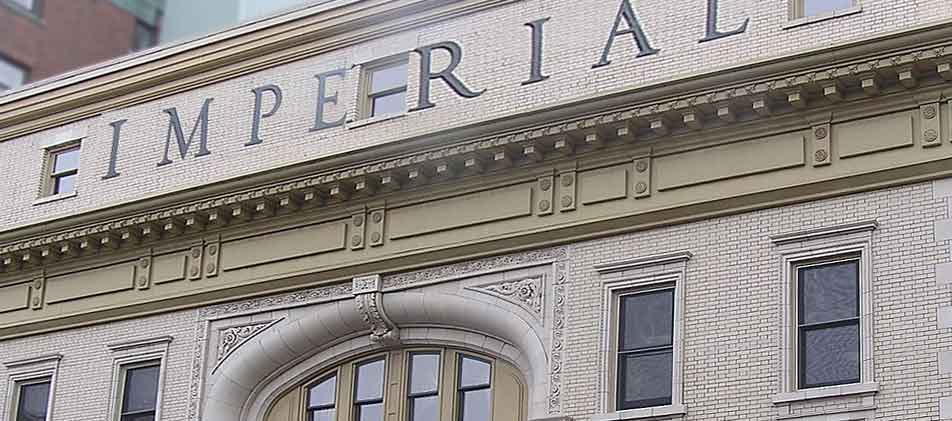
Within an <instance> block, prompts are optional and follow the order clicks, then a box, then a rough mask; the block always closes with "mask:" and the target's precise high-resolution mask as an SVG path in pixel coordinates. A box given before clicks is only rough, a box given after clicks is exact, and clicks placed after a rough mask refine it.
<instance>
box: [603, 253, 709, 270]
mask: <svg viewBox="0 0 952 421" xmlns="http://www.w3.org/2000/svg"><path fill="white" fill-rule="evenodd" d="M692 257H694V255H693V254H691V252H689V251H687V250H681V251H674V252H670V253H662V254H653V255H650V256H643V257H635V258H633V259H625V260H619V261H615V262H609V263H602V264H598V265H595V270H596V271H597V272H598V273H601V274H605V273H613V272H622V271H626V270H634V269H641V268H643V267H647V266H660V265H667V264H671V263H680V262H686V261H688V260H690V259H691V258H692Z"/></svg>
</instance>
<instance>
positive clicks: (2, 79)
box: [0, 57, 26, 89]
mask: <svg viewBox="0 0 952 421" xmlns="http://www.w3.org/2000/svg"><path fill="white" fill-rule="evenodd" d="M24 82H26V71H25V70H23V68H21V67H20V66H17V65H15V64H13V63H11V62H9V61H7V60H4V59H3V57H0V84H2V85H4V86H6V87H8V88H10V89H13V88H19V87H20V86H22V85H23V83H24Z"/></svg>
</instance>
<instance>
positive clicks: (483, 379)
mask: <svg viewBox="0 0 952 421" xmlns="http://www.w3.org/2000/svg"><path fill="white" fill-rule="evenodd" d="M490 369H491V367H490V365H489V363H486V362H483V361H480V360H477V359H475V358H469V357H465V356H464V357H460V375H459V377H460V378H459V385H460V387H461V388H465V387H471V386H481V385H488V384H489V372H490Z"/></svg>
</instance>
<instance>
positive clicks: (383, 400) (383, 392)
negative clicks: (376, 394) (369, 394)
mask: <svg viewBox="0 0 952 421" xmlns="http://www.w3.org/2000/svg"><path fill="white" fill-rule="evenodd" d="M378 361H382V362H383V374H382V378H381V379H380V398H374V399H363V400H361V399H358V398H357V388H358V386H359V385H360V367H361V366H364V365H369V364H373V363H376V362H378ZM390 364H391V361H390V358H389V356H388V355H387V354H378V355H374V356H371V357H368V358H362V359H359V360H357V361H354V362H353V363H352V366H353V387H352V388H351V389H352V390H351V391H350V395H351V405H350V406H351V414H352V419H353V420H355V421H357V420H360V411H361V409H362V407H363V406H364V405H377V404H379V405H380V408H381V415H382V418H381V420H380V421H386V418H387V389H388V387H387V386H388V383H389V381H388V380H389V377H390V374H391V373H390Z"/></svg>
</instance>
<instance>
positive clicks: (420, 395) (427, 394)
mask: <svg viewBox="0 0 952 421" xmlns="http://www.w3.org/2000/svg"><path fill="white" fill-rule="evenodd" d="M439 394H440V391H439V390H434V391H430V392H417V393H410V394H408V395H407V398H410V399H416V398H428V397H430V396H437V395H439Z"/></svg>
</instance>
